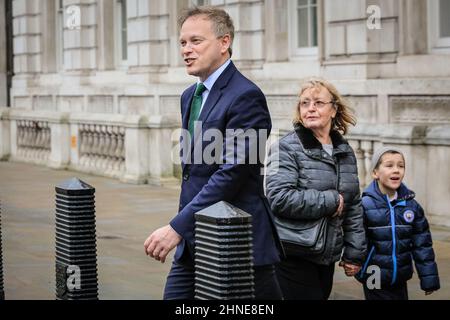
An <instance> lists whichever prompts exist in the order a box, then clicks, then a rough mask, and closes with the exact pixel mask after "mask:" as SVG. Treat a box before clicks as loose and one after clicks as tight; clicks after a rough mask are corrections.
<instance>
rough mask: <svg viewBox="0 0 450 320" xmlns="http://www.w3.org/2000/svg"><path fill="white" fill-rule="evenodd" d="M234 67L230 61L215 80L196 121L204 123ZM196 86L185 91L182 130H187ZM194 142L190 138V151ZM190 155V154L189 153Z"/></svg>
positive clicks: (234, 70)
mask: <svg viewBox="0 0 450 320" xmlns="http://www.w3.org/2000/svg"><path fill="white" fill-rule="evenodd" d="M236 70H237V69H236V67H235V66H234V64H233V62H232V61H231V62H230V64H229V65H228V66H227V67H226V68H225V70H224V71H223V72H222V74H221V75H220V76H219V78H217V80H216V82H215V83H214V85H213V87H212V88H211V91H210V93H209V95H208V98H207V99H206V102H205V104H204V105H203V108H202V111H201V113H200V116H199V118H198V121H201V122H204V121H205V120H206V119H207V118H208V116H209V114H210V113H211V111H212V110H213V109H214V106H215V105H216V104H217V102H218V101H219V99H220V97H221V96H222V90H223V89H224V88H225V87H226V86H227V84H228V82H229V81H230V79H231V77H232V75H233V74H234V72H236ZM195 88H196V85H193V86H192V87H190V88H189V89H187V91H186V100H185V102H182V108H183V110H182V116H183V122H182V126H183V129H185V130H187V129H188V125H189V114H190V111H191V103H192V99H193V96H194V92H195ZM195 143H196V141H194V137H191V151H193V149H194V145H195ZM191 154H192V153H191Z"/></svg>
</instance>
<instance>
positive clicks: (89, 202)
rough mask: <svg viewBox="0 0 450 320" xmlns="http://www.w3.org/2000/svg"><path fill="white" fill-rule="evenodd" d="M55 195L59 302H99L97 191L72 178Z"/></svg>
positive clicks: (61, 185) (59, 187)
mask: <svg viewBox="0 0 450 320" xmlns="http://www.w3.org/2000/svg"><path fill="white" fill-rule="evenodd" d="M55 191H56V299H58V300H82V299H83V300H97V299H98V283H97V249H96V233H95V195H94V193H95V189H94V188H93V187H91V186H90V185H88V184H87V183H85V182H83V181H81V180H79V179H77V178H73V179H70V180H67V181H65V182H63V183H61V184H60V185H58V186H57V187H55Z"/></svg>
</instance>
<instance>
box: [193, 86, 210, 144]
mask: <svg viewBox="0 0 450 320" xmlns="http://www.w3.org/2000/svg"><path fill="white" fill-rule="evenodd" d="M205 90H206V87H205V85H204V84H203V83H201V82H200V83H198V84H197V88H196V89H195V93H194V98H192V104H191V113H190V115H189V133H190V134H191V137H192V136H193V134H194V123H195V121H197V120H198V117H199V115H200V109H201V108H202V93H203V91H205Z"/></svg>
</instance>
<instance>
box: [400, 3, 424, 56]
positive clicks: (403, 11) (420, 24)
mask: <svg viewBox="0 0 450 320" xmlns="http://www.w3.org/2000/svg"><path fill="white" fill-rule="evenodd" d="M399 6H400V15H399V35H400V53H401V54H404V55H408V54H425V53H428V52H427V51H428V42H427V30H428V25H427V14H426V12H427V1H422V0H401V1H399Z"/></svg>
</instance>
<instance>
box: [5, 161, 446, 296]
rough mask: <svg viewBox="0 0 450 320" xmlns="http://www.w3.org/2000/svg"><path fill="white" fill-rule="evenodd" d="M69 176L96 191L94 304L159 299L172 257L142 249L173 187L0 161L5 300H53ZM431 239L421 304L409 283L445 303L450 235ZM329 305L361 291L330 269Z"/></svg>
mask: <svg viewBox="0 0 450 320" xmlns="http://www.w3.org/2000/svg"><path fill="white" fill-rule="evenodd" d="M72 177H77V178H79V179H81V180H83V181H85V182H87V183H89V184H90V185H92V186H93V187H95V189H96V194H95V196H96V221H97V254H98V275H99V298H100V299H161V298H162V291H163V288H164V283H165V278H166V275H167V273H168V271H169V268H170V261H171V257H172V254H173V253H172V254H171V255H170V257H169V259H168V261H167V262H166V263H165V264H161V263H160V262H156V261H154V260H152V259H149V258H148V257H147V256H146V255H145V254H144V248H143V242H144V240H145V239H146V238H147V236H148V235H149V233H150V232H151V231H153V230H154V229H156V228H158V227H160V226H163V225H165V224H167V222H168V221H169V220H170V219H171V217H172V216H173V215H174V214H175V213H176V210H177V207H178V195H179V188H177V187H174V188H161V187H154V186H149V185H132V184H125V183H121V182H119V181H117V180H113V179H108V178H103V177H97V176H90V175H85V174H81V173H78V172H70V171H61V170H51V169H48V168H45V167H40V166H33V165H28V164H21V163H10V162H0V203H1V214H2V233H3V266H4V280H5V281H4V282H5V295H6V299H52V300H53V299H55V262H54V261H55V205H54V201H55V200H54V199H55V189H54V187H55V185H57V184H59V183H60V182H62V181H65V180H67V179H70V178H72ZM432 232H433V239H434V246H435V250H436V255H437V261H438V267H439V271H440V275H441V286H442V289H441V290H440V291H439V292H437V293H435V294H433V295H431V296H428V297H425V296H424V295H423V292H421V291H420V290H419V285H418V279H414V280H411V281H410V282H409V292H410V298H411V299H450V289H449V286H448V284H449V283H450V229H444V228H438V227H435V226H433V227H432ZM331 298H332V299H362V298H363V296H362V288H361V286H360V285H359V284H358V283H357V282H356V281H355V280H354V279H352V278H347V277H346V276H345V275H344V274H343V272H342V270H341V268H336V275H335V283H334V289H333V292H332V294H331Z"/></svg>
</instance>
